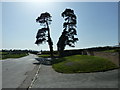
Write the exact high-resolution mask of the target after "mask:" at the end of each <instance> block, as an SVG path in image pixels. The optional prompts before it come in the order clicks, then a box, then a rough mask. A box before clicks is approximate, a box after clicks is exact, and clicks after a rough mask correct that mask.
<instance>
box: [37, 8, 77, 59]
mask: <svg viewBox="0 0 120 90" xmlns="http://www.w3.org/2000/svg"><path fill="white" fill-rule="evenodd" d="M61 16H62V17H63V18H64V23H63V32H62V34H61V36H60V37H59V40H58V42H57V51H58V53H59V56H60V57H62V56H64V49H65V47H66V46H67V45H68V46H70V47H75V42H77V41H78V38H76V37H75V35H77V31H76V28H77V27H76V24H77V17H76V15H75V13H74V10H72V9H65V10H64V11H63V12H62V13H61ZM36 22H38V23H39V24H40V26H41V28H40V29H39V30H38V32H37V35H36V42H35V44H37V45H40V44H43V43H46V42H47V43H48V45H49V48H50V56H51V58H53V41H52V39H51V36H50V24H51V22H52V16H51V15H50V13H48V12H45V13H41V14H40V16H39V17H38V18H37V19H36Z"/></svg>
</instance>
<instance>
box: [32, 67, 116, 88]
mask: <svg viewBox="0 0 120 90" xmlns="http://www.w3.org/2000/svg"><path fill="white" fill-rule="evenodd" d="M32 88H118V70H117V69H116V70H111V71H106V72H97V73H79V74H62V73H57V72H55V71H54V70H53V69H52V67H51V66H50V65H41V68H40V71H39V74H38V78H37V79H36V81H35V82H34V84H33V86H32Z"/></svg>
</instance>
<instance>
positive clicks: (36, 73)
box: [28, 64, 41, 89]
mask: <svg viewBox="0 0 120 90" xmlns="http://www.w3.org/2000/svg"><path fill="white" fill-rule="evenodd" d="M40 68H41V64H40V66H39V68H38V70H37V72H36V74H35V76H34V78H33V80H32V82H31V84H30V86H29V87H28V89H30V88H32V86H33V84H34V82H35V80H36V78H37V76H38V73H39V70H40Z"/></svg>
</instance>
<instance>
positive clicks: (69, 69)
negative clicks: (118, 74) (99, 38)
mask: <svg viewBox="0 0 120 90" xmlns="http://www.w3.org/2000/svg"><path fill="white" fill-rule="evenodd" d="M52 63H53V65H52V67H53V69H55V71H57V72H60V73H86V72H98V71H106V70H111V69H115V68H118V67H117V66H116V65H115V64H113V63H112V62H111V61H109V60H107V59H104V58H101V57H96V56H87V55H73V56H67V57H63V58H59V59H54V60H53V62H52Z"/></svg>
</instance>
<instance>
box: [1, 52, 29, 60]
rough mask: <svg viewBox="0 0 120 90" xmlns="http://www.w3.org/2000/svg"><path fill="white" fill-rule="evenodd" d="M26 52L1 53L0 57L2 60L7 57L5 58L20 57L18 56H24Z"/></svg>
mask: <svg viewBox="0 0 120 90" xmlns="http://www.w3.org/2000/svg"><path fill="white" fill-rule="evenodd" d="M27 55H28V54H27V53H19V54H11V53H9V54H2V55H0V59H1V60H4V59H7V58H20V57H24V56H27Z"/></svg>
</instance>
